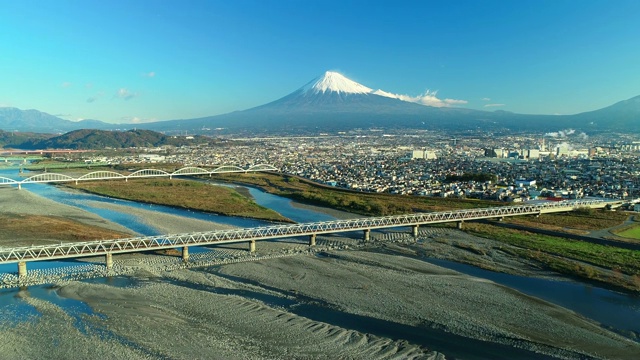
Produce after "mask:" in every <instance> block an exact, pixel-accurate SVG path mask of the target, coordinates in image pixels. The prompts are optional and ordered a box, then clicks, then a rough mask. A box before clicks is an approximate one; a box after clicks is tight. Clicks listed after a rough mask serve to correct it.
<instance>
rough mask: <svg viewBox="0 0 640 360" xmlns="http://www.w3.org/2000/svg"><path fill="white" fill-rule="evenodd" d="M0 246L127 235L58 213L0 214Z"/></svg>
mask: <svg viewBox="0 0 640 360" xmlns="http://www.w3.org/2000/svg"><path fill="white" fill-rule="evenodd" d="M0 224H2V226H1V227H0V245H2V246H24V245H25V244H27V243H29V244H34V245H43V244H45V243H54V242H59V241H64V242H76V241H90V240H101V239H119V238H125V237H130V236H131V235H130V234H126V233H122V232H118V231H112V230H108V229H104V228H100V227H96V226H92V225H87V224H83V223H80V222H78V221H74V220H70V219H67V218H63V217H59V216H44V215H23V214H0Z"/></svg>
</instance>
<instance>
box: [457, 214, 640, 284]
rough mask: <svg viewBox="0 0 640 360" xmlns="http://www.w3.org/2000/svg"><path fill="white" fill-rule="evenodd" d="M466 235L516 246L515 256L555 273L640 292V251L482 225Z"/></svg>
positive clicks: (467, 227)
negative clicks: (538, 264)
mask: <svg viewBox="0 0 640 360" xmlns="http://www.w3.org/2000/svg"><path fill="white" fill-rule="evenodd" d="M465 231H468V232H470V233H472V234H474V235H477V236H481V237H485V238H490V239H495V240H498V241H501V242H504V243H506V244H509V245H513V246H515V247H516V250H515V251H513V254H514V255H517V256H521V257H524V258H528V259H531V260H535V261H538V262H540V263H542V264H544V265H545V266H547V267H549V268H551V269H553V270H555V271H558V272H561V273H564V274H569V275H572V276H577V277H579V278H583V279H587V280H590V281H598V282H602V283H606V284H609V285H613V286H616V287H621V288H625V289H629V290H634V291H640V251H634V250H627V249H620V248H616V247H611V246H605V245H599V244H593V243H588V242H584V241H577V240H570V239H566V238H561V237H555V236H548V235H541V234H534V233H530V232H527V231H522V230H514V229H505V228H501V227H496V226H492V225H488V224H480V223H468V224H465ZM503 250H505V249H503Z"/></svg>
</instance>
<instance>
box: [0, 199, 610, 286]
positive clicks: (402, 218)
mask: <svg viewBox="0 0 640 360" xmlns="http://www.w3.org/2000/svg"><path fill="white" fill-rule="evenodd" d="M621 204H622V203H621V202H620V201H603V200H572V201H560V202H548V203H537V204H525V205H518V206H503V207H491V208H482V209H465V210H454V211H439V212H432V213H417V214H407V215H393V216H379V217H368V218H358V219H349V220H334V221H321V222H311V223H301V224H283V225H271V226H263V227H255V228H245V229H232V230H216V231H207V232H197V233H186V234H174V235H159V236H143V237H134V238H126V239H113V240H100V241H87V242H75V243H66V244H64V243H63V244H57V245H42V246H28V247H18V248H0V264H2V263H18V275H19V276H24V275H26V273H27V267H26V264H27V262H28V261H42V260H55V259H65V258H80V257H90V256H104V257H105V262H106V267H107V270H109V269H111V267H112V264H113V254H122V253H133V252H141V251H149V250H161V249H169V248H182V257H183V259H184V261H188V259H189V251H188V248H189V246H202V245H216V244H230V243H242V242H246V243H248V244H249V251H251V252H254V251H255V250H256V241H261V240H270V239H280V238H289V237H299V236H308V237H309V245H310V246H313V245H315V240H316V236H317V235H319V234H331V233H340V232H348V231H362V232H363V240H364V241H367V240H369V235H370V232H371V230H374V229H385V228H395V227H411V231H412V234H413V235H414V236H417V235H418V228H419V226H423V225H431V224H440V223H450V222H455V223H457V224H458V228H462V225H463V223H464V222H465V221H472V220H481V219H502V218H505V217H510V216H521V215H534V216H538V215H540V214H548V213H558V212H568V211H573V210H576V209H580V208H591V209H598V208H611V207H616V206H619V205H621Z"/></svg>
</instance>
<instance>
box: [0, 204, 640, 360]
mask: <svg viewBox="0 0 640 360" xmlns="http://www.w3.org/2000/svg"><path fill="white" fill-rule="evenodd" d="M0 193H1V192H0ZM14 194H15V193H14ZM0 196H1V195H0ZM19 196H20V198H21V199H23V201H35V202H38V201H42V199H33V198H31V197H30V196H25V195H22V194H21V195H19ZM36 198H37V197H36ZM5 199H6V198H5ZM13 199H15V197H14V198H13ZM9 200H10V199H9ZM41 204H42V203H41ZM58 205H59V204H58ZM51 206H54V208H53V210H49V211H57V210H58V209H59V208H55V206H56V205H55V203H54V204H53V205H51ZM27 208H33V207H29V206H27V207H26V208H25V209H27ZM13 209H16V208H15V207H14V208H13ZM49 209H52V208H49ZM65 211H67V210H65ZM68 211H71V210H68ZM137 211H140V210H137ZM76 215H77V216H78V218H84V217H87V216H88V215H87V214H86V213H85V214H81V213H78V214H76ZM139 215H140V213H139ZM142 215H144V216H145V217H146V219H147V221H149V223H150V224H154V223H155V224H156V225H158V226H160V224H162V226H164V228H163V229H164V230H168V232H179V231H180V230H181V229H182V228H180V227H179V226H188V225H184V224H186V223H187V222H188V221H190V219H186V218H184V219H182V218H180V219H173V220H169V219H168V218H166V217H165V215H162V216H159V217H157V218H156V217H155V215H153V214H148V213H145V214H142ZM167 216H170V215H167ZM92 221H93V220H92ZM96 221H97V220H96ZM98 223H100V221H98ZM172 224H173V225H172ZM201 225H204V226H210V225H208V224H200V225H198V226H201ZM172 229H173V231H172ZM464 236H465V235H462V233H459V232H457V231H455V230H451V229H428V228H425V229H421V232H420V238H419V241H417V242H416V241H414V240H413V239H412V238H410V237H408V236H407V235H406V234H404V233H400V232H387V233H376V234H374V236H373V238H372V241H371V242H370V243H367V244H362V243H361V242H360V241H359V240H358V239H354V238H348V237H344V236H337V235H330V236H319V237H318V239H317V246H316V247H315V248H312V249H310V248H309V247H308V245H307V243H306V240H307V239H302V238H301V239H284V240H280V241H269V242H259V243H258V244H257V250H258V251H257V253H256V254H253V255H252V254H249V253H248V251H246V244H238V245H227V246H220V247H216V248H215V249H213V250H212V251H207V252H193V253H192V254H191V260H190V262H189V263H188V264H183V263H182V262H181V260H180V258H179V257H178V256H177V254H173V255H156V254H128V255H118V256H114V270H113V271H112V272H111V273H109V274H105V272H104V271H105V270H104V266H103V265H102V263H101V259H85V260H84V261H85V262H84V263H80V264H81V265H80V266H83V267H84V269H85V271H84V272H83V273H84V274H85V275H82V276H80V275H78V277H77V279H80V278H81V277H98V276H105V275H108V276H109V278H105V279H104V281H97V282H96V281H92V282H86V281H79V280H77V279H76V278H74V279H68V276H67V275H68V274H66V273H65V272H64V271H57V270H47V271H42V272H38V271H32V272H30V275H29V279H30V281H31V282H32V283H38V282H40V283H42V282H48V283H51V284H53V285H52V286H51V288H49V290H48V291H49V292H50V295H49V296H51V297H53V298H57V297H60V299H72V300H79V301H80V302H81V304H86V305H88V307H89V309H90V311H86V310H85V311H84V312H80V313H78V312H77V311H76V312H74V310H73V307H64V306H61V305H60V304H59V302H58V301H53V300H51V299H49V300H48V298H47V297H42V296H39V295H34V294H31V292H30V288H29V287H24V288H23V290H21V291H18V292H16V295H14V297H13V300H10V301H8V302H9V304H8V305H7V306H2V307H0V336H1V338H2V339H3V341H2V342H0V354H2V355H1V356H0V357H5V358H32V359H36V358H57V359H63V358H64V359H84V358H87V357H96V356H100V357H107V358H111V359H166V358H170V359H193V358H220V359H229V358H234V359H289V358H298V359H307V358H314V359H315V358H325V359H334V358H349V359H372V358H375V359H385V358H389V359H398V358H402V359H412V358H415V359H444V358H456V359H517V358H521V359H531V358H564V359H588V358H603V359H637V355H638V354H639V353H640V345H639V344H638V343H636V342H633V341H631V340H629V339H626V338H624V337H622V336H619V335H617V334H615V333H612V332H610V331H607V330H605V329H603V328H602V327H600V326H599V325H598V324H596V323H594V322H592V321H590V320H588V319H585V318H583V317H582V316H580V315H577V314H575V313H574V312H572V311H569V310H567V309H564V308H561V307H558V306H555V305H553V304H550V303H547V302H544V301H541V300H539V299H537V298H533V297H530V296H526V295H523V294H521V293H519V292H517V291H515V290H512V289H509V288H506V287H503V286H500V285H497V284H495V283H493V282H491V281H487V280H483V279H479V278H475V277H471V276H467V275H463V274H460V273H458V272H455V271H452V270H448V269H445V268H442V267H439V266H436V265H433V264H430V263H428V262H425V261H423V260H421V259H420V258H421V256H424V255H428V254H434V255H437V256H436V257H446V256H451V254H457V255H458V256H472V255H473V256H475V255H477V256H482V257H484V258H486V260H485V261H487V264H490V265H492V266H496V267H497V266H500V264H504V266H503V267H504V268H505V269H514V271H515V269H522V270H521V271H522V272H524V273H534V272H535V271H536V269H535V267H534V266H533V265H532V264H526V263H522V262H518V261H517V260H514V259H509V257H508V256H507V255H506V254H504V253H502V252H500V251H499V250H496V249H495V248H493V245H492V244H491V243H490V242H487V243H486V244H485V245H478V246H482V249H483V251H485V252H486V255H481V253H482V252H478V251H477V249H474V251H471V252H470V251H468V250H467V249H463V248H460V247H456V246H455V242H456V241H463V240H465V239H464ZM466 240H469V239H466ZM446 249H450V252H449V253H446V251H447V250H446ZM492 251H493V253H492ZM447 254H448V255H447ZM445 255H446V256H445ZM549 275H550V274H549ZM122 276H128V277H129V278H128V279H130V280H131V283H130V284H129V285H127V286H122V285H119V283H118V281H117V280H118V279H122ZM110 279H111V280H110ZM125 279H127V278H125ZM5 280H7V279H5ZM9 280H11V279H8V280H7V281H9ZM9 283H10V284H12V283H11V282H10V281H9ZM23 285H25V284H23ZM33 292H35V291H33ZM576 300H577V301H579V299H576ZM16 303H19V304H26V305H27V306H29V307H31V308H33V309H34V311H33V312H31V313H29V314H24V315H23V316H20V315H18V319H19V320H17V321H16V314H15V311H16Z"/></svg>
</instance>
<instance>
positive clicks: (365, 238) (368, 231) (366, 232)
mask: <svg viewBox="0 0 640 360" xmlns="http://www.w3.org/2000/svg"><path fill="white" fill-rule="evenodd" d="M362 232H363V234H364V236H363V238H362V240H363V241H369V239H370V238H371V229H365V230H362Z"/></svg>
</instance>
